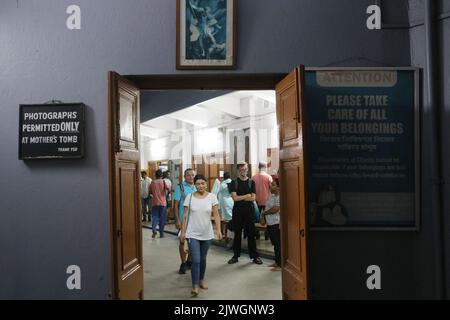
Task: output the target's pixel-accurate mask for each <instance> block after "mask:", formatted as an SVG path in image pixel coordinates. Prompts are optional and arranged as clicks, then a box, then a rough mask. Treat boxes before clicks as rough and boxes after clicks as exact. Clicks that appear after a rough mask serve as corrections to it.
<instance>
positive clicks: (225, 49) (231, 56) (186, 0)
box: [176, 0, 236, 69]
mask: <svg viewBox="0 0 450 320" xmlns="http://www.w3.org/2000/svg"><path fill="white" fill-rule="evenodd" d="M176 56H177V69H235V68H236V0H177V54H176Z"/></svg>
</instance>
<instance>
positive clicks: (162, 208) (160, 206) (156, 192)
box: [150, 169, 168, 239]
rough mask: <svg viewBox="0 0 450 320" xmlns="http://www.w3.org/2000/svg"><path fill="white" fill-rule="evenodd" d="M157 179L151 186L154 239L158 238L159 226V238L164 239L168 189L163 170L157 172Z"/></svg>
mask: <svg viewBox="0 0 450 320" xmlns="http://www.w3.org/2000/svg"><path fill="white" fill-rule="evenodd" d="M155 175H156V179H155V180H153V181H152V184H151V185H150V194H151V195H152V196H153V198H152V231H153V234H152V238H153V239H155V237H156V226H157V225H158V224H159V237H160V238H164V225H165V223H166V206H167V201H166V193H167V191H168V188H167V186H166V184H165V182H164V180H163V178H162V177H163V173H162V170H161V169H158V170H156V174H155Z"/></svg>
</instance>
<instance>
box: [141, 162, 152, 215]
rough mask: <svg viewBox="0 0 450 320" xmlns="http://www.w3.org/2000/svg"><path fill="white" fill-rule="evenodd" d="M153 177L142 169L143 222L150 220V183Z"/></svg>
mask: <svg viewBox="0 0 450 320" xmlns="http://www.w3.org/2000/svg"><path fill="white" fill-rule="evenodd" d="M151 183H152V179H150V178H149V177H148V176H147V172H146V171H145V170H142V171H141V207H142V222H145V220H146V219H147V221H150V209H149V208H150V185H151Z"/></svg>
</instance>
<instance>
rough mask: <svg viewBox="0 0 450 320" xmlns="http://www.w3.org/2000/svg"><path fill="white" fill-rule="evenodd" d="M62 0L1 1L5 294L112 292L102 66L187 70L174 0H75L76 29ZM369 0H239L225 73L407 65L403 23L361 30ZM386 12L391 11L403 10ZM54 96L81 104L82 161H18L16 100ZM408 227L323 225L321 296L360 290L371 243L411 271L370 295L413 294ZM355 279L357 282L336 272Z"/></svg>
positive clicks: (1, 294)
mask: <svg viewBox="0 0 450 320" xmlns="http://www.w3.org/2000/svg"><path fill="white" fill-rule="evenodd" d="M70 4H73V2H69V1H60V0H27V1H18V0H3V1H0V43H1V44H2V49H1V50H0V97H1V101H2V108H0V150H1V153H0V168H1V169H0V170H1V176H2V179H1V180H0V195H1V207H0V210H1V214H0V252H2V259H1V262H0V273H1V274H2V275H7V276H3V277H2V281H1V286H0V298H2V299H5V298H8V299H20V298H30V299H107V298H108V294H109V293H110V290H111V270H110V266H111V255H110V243H109V232H110V230H109V208H108V156H107V146H108V140H107V72H108V70H115V71H117V72H119V73H120V74H178V73H186V71H177V70H176V69H175V12H176V10H175V1H167V0H152V1H147V0H134V1H132V2H127V1H123V0H97V1H90V0H77V1H76V4H77V5H79V6H80V8H81V30H68V29H67V28H66V20H67V18H68V14H66V9H67V7H68V6H69V5H70ZM371 4H373V0H347V1H342V2H339V4H337V2H336V1H335V0H282V1H273V0H247V1H239V7H238V17H237V19H238V32H237V33H238V35H239V36H238V40H237V46H238V57H237V66H238V67H237V69H236V70H234V71H226V72H234V73H271V72H274V73H279V72H289V71H290V70H292V68H293V67H295V66H296V65H298V64H300V63H303V64H305V65H306V66H327V65H349V66H350V65H358V64H359V65H388V66H394V65H395V66H407V65H409V64H410V50H409V31H408V30H381V31H369V30H367V28H366V27H365V26H366V18H367V15H366V8H367V7H368V6H369V5H371ZM389 10H394V11H393V12H394V14H395V12H396V10H401V9H396V7H394V8H389ZM447 25H448V22H446V26H447ZM447 38H448V37H447ZM213 72H220V73H222V71H213ZM190 73H198V71H190ZM52 99H56V100H61V101H64V102H84V103H85V104H86V105H87V115H86V137H87V139H86V141H87V142H86V143H87V145H86V148H87V149H86V157H85V159H82V160H65V161H62V160H43V161H28V162H24V161H20V160H18V156H17V149H18V148H17V146H18V138H17V132H18V111H19V104H27V103H42V102H45V101H48V100H52ZM152 108H156V109H158V110H159V111H158V112H157V113H163V112H166V110H165V109H159V107H152ZM412 237H413V236H405V235H394V234H389V235H386V237H384V235H377V236H376V237H372V236H369V237H368V236H366V235H357V234H355V233H351V234H336V233H329V234H326V235H323V241H322V243H323V244H324V246H319V247H318V248H317V249H318V256H317V257H316V258H315V261H316V262H315V263H316V265H318V269H317V272H319V274H316V276H317V277H318V282H317V285H316V287H315V290H316V291H317V296H318V297H343V296H341V295H339V294H341V293H342V292H343V291H346V292H348V294H347V296H345V297H356V296H358V294H359V291H358V290H356V289H355V286H359V285H360V281H359V280H362V279H359V277H361V276H360V275H358V276H355V273H354V272H356V274H360V273H359V272H360V271H361V268H360V267H359V265H365V264H366V263H367V262H369V260H370V262H372V257H373V255H369V254H367V255H365V254H364V253H361V252H360V251H363V252H365V251H364V250H365V249H366V248H367V247H371V248H373V249H372V250H375V251H376V255H378V256H380V259H382V260H385V261H392V264H393V266H392V267H393V268H392V269H391V270H392V271H391V274H392V277H393V278H394V277H396V276H397V271H398V272H400V271H401V270H404V269H407V271H405V273H406V274H405V275H404V276H403V277H401V279H402V281H403V280H404V281H406V278H408V276H410V277H409V278H408V282H407V284H406V286H405V287H402V289H398V291H396V292H394V291H393V290H391V291H389V290H384V291H383V292H380V293H377V294H378V295H379V296H383V297H386V298H387V297H389V296H393V295H394V294H396V295H397V296H401V297H410V296H415V293H414V292H415V291H416V290H417V286H416V285H415V284H410V283H411V282H410V280H411V279H416V278H417V277H416V273H415V272H412V271H408V270H409V269H410V264H409V263H410V262H411V259H412V258H411V257H412V256H413V253H412V252H413V251H414V248H413V247H412V245H411V238H412ZM336 238H343V241H342V242H341V244H342V245H343V246H344V248H350V249H351V250H350V251H351V252H353V253H354V254H355V255H353V256H352V258H354V257H355V256H356V257H358V258H357V259H353V260H354V262H353V263H354V264H356V265H358V268H356V269H355V270H354V269H353V268H348V267H347V265H340V264H342V263H343V261H345V260H343V259H342V257H335V258H332V257H333V255H332V252H331V251H332V250H333V247H332V246H330V245H329V243H330V242H333V241H334V240H335V239H336ZM384 239H385V240H384ZM327 243H328V244H327ZM386 246H387V247H388V248H389V250H388V252H385V247H386ZM328 254H330V256H328ZM414 254H415V255H417V253H414ZM336 258H339V259H337V260H336ZM425 260H426V259H425ZM394 261H397V263H396V265H394ZM398 261H400V262H398ZM387 263H388V262H387ZM72 264H76V265H78V266H80V268H81V274H82V278H81V286H82V289H81V290H68V289H67V287H66V280H67V277H68V275H67V274H66V268H67V266H69V265H72ZM338 267H340V268H341V269H343V271H342V272H340V274H339V276H337V275H336V276H333V277H332V278H331V279H330V282H329V283H328V286H327V287H324V282H323V281H322V280H321V279H322V277H323V273H326V274H329V273H330V272H329V270H330V268H338ZM336 270H337V269H336ZM347 272H348V274H346V273H347ZM402 272H403V271H402ZM355 277H356V278H358V279H357V280H358V281H356V282H355V284H349V285H348V286H347V284H346V283H344V282H343V280H344V279H347V280H348V279H354V278H355ZM340 279H343V280H342V281H341V280H340ZM414 283H415V282H414ZM344 284H345V286H344ZM330 286H331V287H332V288H336V289H335V291H329V288H330ZM423 286H424V287H427V286H429V285H428V284H427V283H424V284H423ZM343 288H345V290H343ZM409 289H414V290H409ZM386 292H387V293H389V294H384V293H386ZM425 292H428V291H426V290H425ZM338 293H339V294H338ZM363 296H364V297H371V295H363Z"/></svg>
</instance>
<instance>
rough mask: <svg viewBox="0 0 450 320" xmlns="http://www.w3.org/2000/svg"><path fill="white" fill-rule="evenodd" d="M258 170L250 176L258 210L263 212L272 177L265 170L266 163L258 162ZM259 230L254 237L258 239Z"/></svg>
mask: <svg viewBox="0 0 450 320" xmlns="http://www.w3.org/2000/svg"><path fill="white" fill-rule="evenodd" d="M258 169H259V172H258V173H257V174H255V175H254V176H253V178H252V180H253V181H255V188H256V203H257V204H258V209H259V212H263V211H264V208H265V206H266V202H267V199H269V195H270V188H271V187H270V186H271V184H272V180H273V179H272V177H271V176H270V175H269V174H268V173H267V172H266V170H267V163H265V162H260V163H259V166H258ZM267 237H268V234H267V233H266V235H265V238H266V240H267ZM259 238H260V236H259V231H258V232H257V233H256V239H259Z"/></svg>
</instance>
